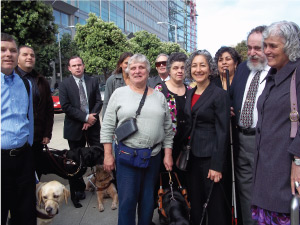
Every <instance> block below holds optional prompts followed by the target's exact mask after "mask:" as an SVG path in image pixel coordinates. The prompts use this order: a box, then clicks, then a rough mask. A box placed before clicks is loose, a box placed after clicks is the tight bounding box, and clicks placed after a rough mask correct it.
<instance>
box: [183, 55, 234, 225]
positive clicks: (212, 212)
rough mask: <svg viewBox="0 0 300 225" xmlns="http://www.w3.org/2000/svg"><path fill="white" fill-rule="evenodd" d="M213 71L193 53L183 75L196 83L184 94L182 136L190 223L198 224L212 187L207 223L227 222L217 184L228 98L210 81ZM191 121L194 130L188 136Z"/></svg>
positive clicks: (202, 57)
mask: <svg viewBox="0 0 300 225" xmlns="http://www.w3.org/2000/svg"><path fill="white" fill-rule="evenodd" d="M216 72H217V66H216V64H215V62H214V60H213V58H212V57H211V55H210V53H209V52H208V51H206V50H198V51H195V52H194V53H193V54H192V55H191V56H190V57H189V59H188V60H187V62H186V67H185V74H186V76H187V77H190V78H192V79H193V80H194V81H195V82H196V84H197V86H196V87H195V88H193V89H191V90H189V91H188V92H187V96H186V105H185V109H184V114H185V117H186V122H187V126H186V134H185V137H186V140H188V139H191V147H192V150H191V154H190V162H189V168H188V169H189V182H190V194H189V196H190V200H191V222H192V224H200V220H201V217H202V211H203V204H204V203H205V202H206V201H207V198H208V196H209V191H210V188H211V187H212V184H214V185H213V189H212V193H211V196H210V201H209V204H208V207H207V215H208V224H211V225H213V224H218V225H222V224H229V223H230V219H229V218H228V217H227V213H226V210H227V208H228V207H226V202H225V196H224V192H223V190H222V188H223V187H222V186H221V185H220V181H221V180H222V171H223V167H224V163H225V159H226V154H227V152H226V151H227V149H228V148H227V144H228V143H227V141H228V135H229V118H230V109H229V97H228V95H227V93H226V92H225V91H224V90H223V89H221V88H219V87H217V86H216V85H215V84H214V83H212V82H210V79H211V77H213V76H215V74H216ZM195 117H196V119H195V120H194V118H195ZM194 121H195V129H194V132H193V133H192V135H191V131H192V127H193V122H194ZM228 210H229V209H228ZM204 224H205V223H204Z"/></svg>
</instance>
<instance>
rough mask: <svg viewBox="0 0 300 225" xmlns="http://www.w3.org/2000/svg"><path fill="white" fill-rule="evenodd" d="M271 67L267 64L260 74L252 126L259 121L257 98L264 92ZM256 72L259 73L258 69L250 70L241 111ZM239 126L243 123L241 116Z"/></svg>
mask: <svg viewBox="0 0 300 225" xmlns="http://www.w3.org/2000/svg"><path fill="white" fill-rule="evenodd" d="M269 69H270V67H269V66H268V65H266V66H265V68H264V69H263V70H262V71H261V74H260V78H259V86H258V89H257V94H256V98H255V105H254V109H253V120H252V121H253V122H252V125H251V128H254V127H256V123H257V119H258V115H257V100H258V97H259V96H260V95H261V93H262V92H263V90H264V88H265V85H266V80H265V78H266V76H267V74H268V72H269ZM256 73H257V70H252V71H251V72H250V74H249V76H248V80H247V83H246V87H245V91H244V97H243V101H242V107H241V113H242V110H243V107H244V102H245V99H246V97H247V93H248V90H249V87H250V84H251V81H252V79H253V77H254V76H255V74H256ZM239 126H242V125H241V117H240V120H239Z"/></svg>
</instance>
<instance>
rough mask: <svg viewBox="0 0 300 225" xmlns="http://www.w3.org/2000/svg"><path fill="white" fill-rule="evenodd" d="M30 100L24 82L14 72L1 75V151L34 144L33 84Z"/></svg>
mask: <svg viewBox="0 0 300 225" xmlns="http://www.w3.org/2000/svg"><path fill="white" fill-rule="evenodd" d="M29 85H30V92H29V99H28V93H27V90H26V87H25V84H24V82H23V80H22V79H21V78H20V77H19V75H18V74H16V73H15V72H14V71H13V73H12V74H11V75H9V76H7V75H5V74H3V73H1V150H4V149H12V148H19V147H22V146H23V145H24V144H25V143H26V142H28V143H29V144H30V145H32V143H33V132H34V130H33V106H32V91H31V90H32V88H31V83H30V81H29Z"/></svg>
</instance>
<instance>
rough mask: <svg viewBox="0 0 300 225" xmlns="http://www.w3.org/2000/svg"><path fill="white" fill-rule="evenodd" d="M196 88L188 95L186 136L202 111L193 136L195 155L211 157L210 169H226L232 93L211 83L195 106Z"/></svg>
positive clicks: (193, 152) (219, 170)
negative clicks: (230, 95) (230, 96)
mask: <svg viewBox="0 0 300 225" xmlns="http://www.w3.org/2000/svg"><path fill="white" fill-rule="evenodd" d="M196 89H197V87H195V88H193V89H191V90H188V92H187V95H186V104H185V109H184V114H185V117H186V133H185V138H186V139H187V137H188V136H189V135H190V132H191V129H192V124H193V120H194V118H195V115H196V113H197V111H198V110H199V112H198V114H197V119H196V126H195V131H194V135H193V137H192V144H191V147H192V154H193V155H194V156H196V157H211V165H210V169H212V170H215V171H218V172H222V170H223V165H224V161H225V158H226V157H225V156H226V151H227V149H228V147H227V146H228V137H229V119H230V108H229V96H228V94H227V93H226V91H224V90H223V89H222V88H219V87H217V86H216V85H215V84H214V83H212V82H211V83H210V84H209V86H208V87H207V88H206V89H205V91H204V92H203V94H202V95H201V96H200V98H199V99H198V101H197V102H196V103H195V105H194V106H193V108H192V109H191V104H192V97H193V95H194V93H195V91H196Z"/></svg>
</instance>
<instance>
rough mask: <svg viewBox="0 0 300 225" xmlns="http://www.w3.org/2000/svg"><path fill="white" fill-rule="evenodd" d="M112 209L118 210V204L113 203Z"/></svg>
mask: <svg viewBox="0 0 300 225" xmlns="http://www.w3.org/2000/svg"><path fill="white" fill-rule="evenodd" d="M111 209H112V210H115V209H117V204H116V203H115V202H113V203H112V204H111Z"/></svg>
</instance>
